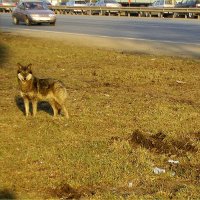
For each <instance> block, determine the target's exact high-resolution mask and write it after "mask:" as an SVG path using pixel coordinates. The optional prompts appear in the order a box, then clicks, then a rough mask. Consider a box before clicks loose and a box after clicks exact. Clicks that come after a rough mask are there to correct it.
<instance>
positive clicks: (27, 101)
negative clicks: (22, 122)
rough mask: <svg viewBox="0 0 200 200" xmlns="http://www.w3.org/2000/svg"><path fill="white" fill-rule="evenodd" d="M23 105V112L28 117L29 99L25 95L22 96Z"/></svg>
mask: <svg viewBox="0 0 200 200" xmlns="http://www.w3.org/2000/svg"><path fill="white" fill-rule="evenodd" d="M24 106H25V114H26V116H27V117H28V115H29V100H28V99H27V98H26V97H25V98H24Z"/></svg>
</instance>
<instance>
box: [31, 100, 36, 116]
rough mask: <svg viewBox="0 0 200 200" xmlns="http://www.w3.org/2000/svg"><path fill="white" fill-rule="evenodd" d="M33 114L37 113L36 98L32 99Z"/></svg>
mask: <svg viewBox="0 0 200 200" xmlns="http://www.w3.org/2000/svg"><path fill="white" fill-rule="evenodd" d="M32 108H33V116H35V115H36V113H37V100H35V99H34V100H32Z"/></svg>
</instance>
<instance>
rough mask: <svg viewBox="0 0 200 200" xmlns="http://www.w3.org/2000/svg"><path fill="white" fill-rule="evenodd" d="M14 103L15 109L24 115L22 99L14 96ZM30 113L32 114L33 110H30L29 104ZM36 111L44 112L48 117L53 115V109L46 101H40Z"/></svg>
mask: <svg viewBox="0 0 200 200" xmlns="http://www.w3.org/2000/svg"><path fill="white" fill-rule="evenodd" d="M15 102H16V104H17V107H18V108H19V109H20V110H21V111H22V112H23V113H24V114H25V107H24V100H23V98H22V97H20V96H16V97H15ZM29 106H30V112H31V113H32V111H33V109H32V104H31V103H30V105H29ZM37 110H38V111H45V112H47V113H48V114H50V115H53V109H52V107H51V106H50V104H49V103H48V102H46V101H40V102H38V105H37Z"/></svg>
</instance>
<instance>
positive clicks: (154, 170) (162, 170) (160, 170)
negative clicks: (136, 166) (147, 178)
mask: <svg viewBox="0 0 200 200" xmlns="http://www.w3.org/2000/svg"><path fill="white" fill-rule="evenodd" d="M153 172H154V174H162V173H165V169H161V168H158V167H155V168H154V169H153Z"/></svg>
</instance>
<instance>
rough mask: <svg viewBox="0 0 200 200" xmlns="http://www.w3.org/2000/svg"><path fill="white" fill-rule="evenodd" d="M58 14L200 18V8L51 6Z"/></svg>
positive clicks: (3, 8) (8, 8)
mask: <svg viewBox="0 0 200 200" xmlns="http://www.w3.org/2000/svg"><path fill="white" fill-rule="evenodd" d="M13 8H14V7H12V6H0V12H12V10H13ZM50 9H51V10H53V11H54V12H55V13H56V14H63V15H67V14H69V15H73V14H81V15H99V16H102V15H108V16H111V15H115V16H119V17H120V16H127V17H131V16H136V17H161V18H163V17H172V18H179V17H182V18H191V17H192V18H196V19H200V8H150V7H121V8H111V7H95V6H91V7H69V6H51V7H50Z"/></svg>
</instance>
